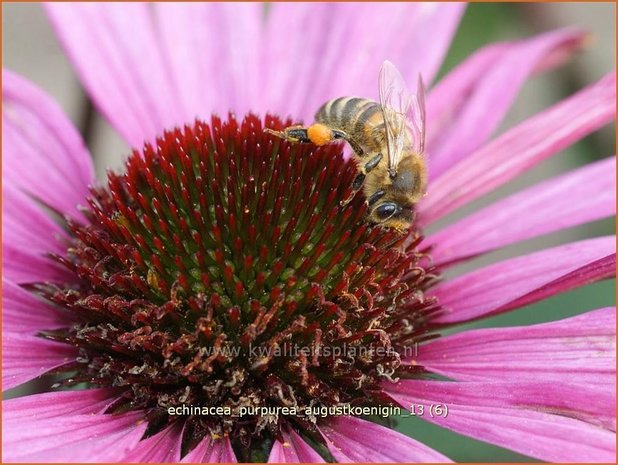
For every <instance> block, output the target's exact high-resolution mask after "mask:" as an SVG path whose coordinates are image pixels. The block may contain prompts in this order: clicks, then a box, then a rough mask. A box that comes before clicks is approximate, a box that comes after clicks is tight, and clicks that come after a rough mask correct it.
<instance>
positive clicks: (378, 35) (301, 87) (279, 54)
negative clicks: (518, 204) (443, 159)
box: [260, 2, 465, 121]
mask: <svg viewBox="0 0 618 465" xmlns="http://www.w3.org/2000/svg"><path fill="white" fill-rule="evenodd" d="M464 7H465V5H464V4H461V3H413V2H410V3H383V4H373V3H336V2H335V3H312V4H302V5H301V4H299V3H274V4H273V5H272V11H271V12H270V15H269V17H268V25H267V29H266V38H265V43H264V44H263V46H262V50H263V53H264V59H265V60H268V63H269V64H268V66H266V67H265V68H264V69H265V75H264V77H263V78H264V81H263V82H264V83H266V84H267V85H265V86H264V94H265V95H264V97H263V103H262V104H261V105H260V109H269V110H271V111H274V112H275V113H279V114H281V115H292V116H293V117H294V118H295V119H299V120H300V119H305V120H307V121H311V120H312V118H313V115H314V114H315V112H316V111H317V109H318V108H319V107H320V106H321V105H322V104H323V103H324V102H325V101H326V100H328V99H330V98H333V97H340V96H342V95H360V96H363V97H369V98H374V99H375V98H377V96H378V95H377V92H378V71H379V69H380V65H381V64H382V62H383V61H384V60H385V59H389V60H391V61H392V62H393V63H395V65H396V66H397V67H398V68H399V69H400V71H401V73H402V74H403V76H404V77H405V78H406V79H407V80H409V82H410V83H414V82H416V79H417V76H418V73H419V72H420V73H422V75H423V78H424V80H425V82H426V83H430V82H431V81H432V80H433V77H434V76H435V74H436V72H437V70H438V68H439V66H440V64H441V63H442V60H443V58H444V55H445V54H446V51H447V50H448V47H449V45H450V42H451V39H452V37H453V34H454V32H455V30H456V28H457V26H458V24H459V19H460V18H461V15H462V12H463V9H464ZM369 31H371V32H369ZM282 37H283V38H285V39H284V40H282ZM427 37H431V40H427Z"/></svg>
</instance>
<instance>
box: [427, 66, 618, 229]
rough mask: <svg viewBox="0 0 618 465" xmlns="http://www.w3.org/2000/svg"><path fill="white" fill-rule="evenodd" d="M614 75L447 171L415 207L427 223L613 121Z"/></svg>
mask: <svg viewBox="0 0 618 465" xmlns="http://www.w3.org/2000/svg"><path fill="white" fill-rule="evenodd" d="M615 112H616V76H615V73H611V74H609V75H607V76H605V77H604V78H603V79H601V80H600V81H599V82H597V83H595V84H593V85H591V86H589V87H587V88H586V89H584V90H582V91H580V92H578V93H577V94H575V95H573V96H571V97H569V98H568V99H566V100H564V101H562V102H560V103H558V104H557V105H554V106H553V107H551V108H549V109H548V110H545V111H543V112H541V113H539V114H537V115H536V116H534V117H532V118H530V119H528V120H526V121H524V122H523V123H521V124H519V125H517V126H515V127H514V128H512V129H510V130H509V131H507V132H506V133H505V134H503V135H501V136H499V137H498V138H496V139H495V140H493V141H491V142H489V143H488V144H487V145H485V146H484V147H483V148H481V149H479V150H477V151H476V152H475V153H473V154H472V155H470V156H469V157H467V158H466V159H465V160H462V161H461V162H460V163H458V164H456V165H454V166H453V167H451V168H450V169H449V170H447V171H445V172H444V174H442V175H441V176H440V177H439V178H438V179H436V180H435V182H433V183H431V185H430V186H429V194H428V195H427V197H426V198H425V199H424V200H423V202H421V203H420V204H419V210H420V212H421V220H422V221H423V223H424V224H428V223H431V222H433V221H435V220H437V219H439V218H441V217H443V216H444V215H446V214H447V213H450V212H452V211H453V210H455V209H457V208H459V207H461V206H462V205H464V204H466V203H468V202H470V201H471V200H474V199H476V198H478V197H480V196H482V195H483V194H485V193H487V192H489V191H491V190H493V189H495V188H497V187H499V186H501V185H503V184H505V183H506V182H508V181H510V180H511V179H513V178H515V177H516V176H517V175H519V174H521V173H522V172H524V171H526V170H528V169H530V168H531V167H533V166H534V165H536V164H538V163H539V162H541V161H542V160H544V159H546V158H547V157H549V156H551V155H553V154H555V153H557V152H559V151H560V150H562V149H563V148H565V147H567V146H569V145H570V144H572V143H573V142H575V141H577V140H579V139H581V138H582V137H584V136H585V135H587V134H589V133H591V132H593V131H595V130H596V129H598V128H600V127H601V126H603V125H604V124H606V123H608V122H609V121H611V120H612V119H613V118H614V115H615Z"/></svg>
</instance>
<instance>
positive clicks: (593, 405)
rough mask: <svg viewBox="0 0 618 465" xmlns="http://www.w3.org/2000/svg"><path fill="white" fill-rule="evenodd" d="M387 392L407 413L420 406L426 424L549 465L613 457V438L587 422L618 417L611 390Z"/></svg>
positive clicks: (410, 387) (396, 388)
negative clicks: (422, 408)
mask: <svg viewBox="0 0 618 465" xmlns="http://www.w3.org/2000/svg"><path fill="white" fill-rule="evenodd" d="M383 387H384V389H385V390H386V392H387V393H388V394H389V395H390V396H391V397H392V398H393V399H395V400H396V401H397V402H399V404H400V405H402V406H403V407H404V408H408V409H409V408H410V406H412V405H416V406H418V405H422V406H423V407H424V414H423V415H422V418H423V419H425V420H427V421H430V422H432V423H436V424H438V425H441V426H444V427H445V428H448V429H451V430H453V431H456V432H458V433H461V434H464V435H466V436H470V437H473V438H475V439H480V440H482V441H486V442H489V443H492V444H496V445H499V446H502V447H506V448H508V449H511V450H514V451H516V452H520V453H522V454H525V455H529V456H531V457H535V458H538V459H541V460H546V461H550V462H613V460H614V458H615V454H616V436H615V434H614V433H613V432H612V431H609V430H607V429H605V428H604V427H602V426H599V425H595V424H591V423H588V422H587V421H586V420H588V419H590V420H592V419H593V418H595V417H596V416H597V415H601V417H602V418H606V417H608V416H609V415H614V414H615V409H616V407H615V398H614V397H615V396H614V395H613V393H611V392H608V390H607V389H599V388H598V387H591V388H588V387H586V386H585V385H584V384H572V385H561V384H559V383H554V382H517V383H487V382H480V383H476V382H469V383H454V382H444V381H421V380H403V381H400V382H398V383H396V384H393V383H385V384H384V385H383ZM438 404H439V405H441V406H444V405H446V409H444V408H443V409H442V412H445V411H446V414H444V415H435V414H434V416H433V417H432V416H431V415H430V414H429V411H430V409H431V408H432V407H431V406H436V405H438ZM612 405H613V406H612ZM415 410H416V411H417V412H419V411H420V409H419V408H418V407H417V408H416V409H415ZM433 411H434V412H435V411H436V410H435V408H434V410H433Z"/></svg>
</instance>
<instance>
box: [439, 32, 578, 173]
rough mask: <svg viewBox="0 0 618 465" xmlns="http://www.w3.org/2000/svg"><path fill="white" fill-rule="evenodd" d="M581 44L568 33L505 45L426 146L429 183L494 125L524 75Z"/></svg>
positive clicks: (476, 144)
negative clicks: (447, 122)
mask: <svg viewBox="0 0 618 465" xmlns="http://www.w3.org/2000/svg"><path fill="white" fill-rule="evenodd" d="M583 39H584V34H583V33H581V32H579V31H575V30H572V29H565V30H559V31H554V32H549V33H546V34H543V35H540V36H538V37H534V38H532V39H529V40H525V41H520V42H515V43H511V44H509V45H508V46H507V48H506V49H503V50H502V53H500V54H499V55H498V57H497V59H495V60H494V61H493V62H492V63H491V64H490V65H489V66H487V65H488V64H486V67H485V68H484V70H483V71H482V73H481V74H480V75H479V76H478V79H477V80H476V82H475V83H474V84H473V86H474V87H473V88H472V89H470V90H469V95H468V96H467V98H466V99H465V104H464V105H462V106H460V107H459V108H458V109H457V113H456V115H457V116H456V120H454V121H452V122H451V124H450V125H449V126H448V127H443V128H442V130H441V132H440V135H439V137H438V138H437V139H434V140H432V144H431V146H428V153H429V154H430V155H429V157H430V158H429V159H430V175H431V177H432V178H433V179H435V178H437V177H438V176H440V174H442V173H443V172H444V171H445V170H447V169H449V168H450V167H451V166H453V165H454V164H455V163H457V162H459V161H460V160H462V159H463V158H465V157H466V156H467V155H469V154H470V153H472V152H473V151H474V150H476V149H478V148H479V147H480V146H481V145H482V144H483V143H484V142H485V141H486V140H487V138H488V137H489V136H490V135H491V134H492V133H493V132H494V130H495V129H496V128H497V126H498V125H499V124H500V122H501V121H502V118H503V117H504V115H505V114H506V112H507V111H508V109H509V108H510V107H511V104H512V103H513V101H514V100H515V97H516V96H517V94H518V92H519V90H520V89H521V87H522V86H523V84H524V83H525V82H526V81H527V80H528V78H529V77H530V75H531V74H532V73H533V72H534V71H536V70H538V69H539V68H540V67H544V65H545V64H546V63H547V62H552V63H554V64H557V62H556V59H555V57H556V56H557V55H559V56H562V57H566V56H568V55H570V54H571V53H572V52H573V51H574V50H576V49H578V48H579V47H581V45H582V42H583ZM447 79H448V78H447ZM461 85H462V84H461V83H458V84H457V86H461ZM451 90H452V84H451V83H450V82H448V81H447V82H446V85H445V87H444V89H439V90H438V96H440V94H447V95H446V96H445V97H446V98H450V97H451V95H449V93H448V91H451ZM443 98H444V97H443ZM433 101H435V100H430V102H433ZM430 115H435V113H430ZM430 125H431V121H430V124H429V126H430Z"/></svg>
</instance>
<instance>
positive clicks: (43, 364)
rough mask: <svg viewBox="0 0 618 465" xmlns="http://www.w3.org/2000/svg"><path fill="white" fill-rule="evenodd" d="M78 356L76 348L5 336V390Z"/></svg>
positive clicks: (3, 351)
mask: <svg viewBox="0 0 618 465" xmlns="http://www.w3.org/2000/svg"><path fill="white" fill-rule="evenodd" d="M76 356H77V351H76V349H75V348H74V347H72V346H70V345H67V344H60V343H58V342H52V341H48V340H46V339H41V338H40V337H34V336H29V335H25V334H16V333H6V332H5V333H3V334H2V390H6V389H10V388H12V387H15V386H18V385H20V384H22V383H25V382H26V381H29V380H31V379H34V378H36V377H38V376H41V375H42V374H44V373H46V372H47V371H49V370H51V369H53V368H56V367H59V366H62V365H65V364H66V363H69V362H71V361H73V360H75V357H76Z"/></svg>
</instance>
